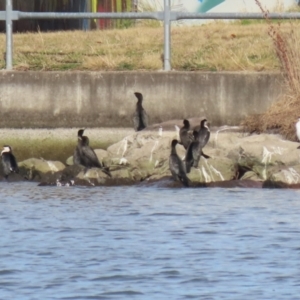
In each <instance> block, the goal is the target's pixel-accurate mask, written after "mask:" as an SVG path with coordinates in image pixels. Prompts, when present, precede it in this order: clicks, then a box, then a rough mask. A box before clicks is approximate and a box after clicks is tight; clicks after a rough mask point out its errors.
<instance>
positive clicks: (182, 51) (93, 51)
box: [0, 20, 300, 71]
mask: <svg viewBox="0 0 300 300" xmlns="http://www.w3.org/2000/svg"><path fill="white" fill-rule="evenodd" d="M299 24H300V23H299ZM282 26H285V25H282ZM296 27H300V25H298V24H297V25H296ZM267 29H268V28H267V25H266V24H265V22H264V21H259V22H258V21H256V22H251V21H248V20H243V21H237V22H233V23H226V22H213V23H209V24H206V25H202V26H184V27H175V26H173V27H172V35H171V40H172V67H173V68H174V69H175V70H206V71H262V70H278V69H279V64H278V60H277V57H276V55H275V53H274V50H273V45H272V41H271V39H270V38H269V37H268V34H267ZM0 48H1V49H0V51H1V52H2V53H4V52H5V34H1V35H0ZM162 54H163V28H162V27H142V26H137V27H134V28H128V29H118V30H116V29H115V30H103V31H88V32H83V31H69V32H54V33H41V32H39V33H26V34H14V68H15V69H16V70H46V71H47V70H118V71H122V70H159V69H161V68H162V60H161V56H162ZM0 65H1V66H2V67H4V60H3V57H0Z"/></svg>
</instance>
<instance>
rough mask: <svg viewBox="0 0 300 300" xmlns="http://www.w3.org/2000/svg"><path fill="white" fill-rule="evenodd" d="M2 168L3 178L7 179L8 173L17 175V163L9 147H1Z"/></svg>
mask: <svg viewBox="0 0 300 300" xmlns="http://www.w3.org/2000/svg"><path fill="white" fill-rule="evenodd" d="M1 158H2V167H3V174H4V177H5V178H6V179H7V178H8V175H9V174H10V173H19V168H18V163H17V161H16V158H15V156H14V155H13V153H12V150H11V147H10V146H8V145H5V146H3V150H2V152H1Z"/></svg>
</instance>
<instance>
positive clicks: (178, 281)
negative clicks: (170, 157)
mask: <svg viewBox="0 0 300 300" xmlns="http://www.w3.org/2000/svg"><path fill="white" fill-rule="evenodd" d="M8 187H9V188H8ZM0 193H1V197H0V204H1V212H0V226H1V229H2V230H1V247H0V258H1V259H0V287H1V292H0V295H1V296H0V298H1V299H14V300H40V299H43V300H62V299H72V300H75V299H78V300H79V299H80V300H86V299H145V300H148V299H149V300H152V299H158V300H160V299H174V300H177V299H178V300H181V299H201V300H203V299H207V300H216V299H222V300H223V299H224V300H240V299H243V300H248V299H249V300H253V299H264V300H271V299H272V300H293V299H298V298H299V294H300V280H299V278H300V276H299V275H300V271H299V270H300V262H299V252H300V242H299V241H298V240H299V232H300V222H299V221H298V220H299V213H300V202H299V200H298V198H299V197H298V194H299V193H298V192H297V191H293V190H290V191H289V190H276V191H274V190H259V189H257V190H252V189H251V190H246V189H201V191H199V190H198V189H179V190H178V189H176V191H175V190H172V189H166V188H154V187H151V188H147V187H95V188H81V187H74V188H72V189H59V188H55V187H43V188H41V187H37V186H36V184H33V183H29V182H27V183H10V184H9V186H8V185H7V184H5V183H4V182H2V183H0ZM287 199H288V200H287Z"/></svg>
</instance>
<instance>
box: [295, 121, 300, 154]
mask: <svg viewBox="0 0 300 300" xmlns="http://www.w3.org/2000/svg"><path fill="white" fill-rule="evenodd" d="M296 135H297V138H298V141H299V142H300V117H299V118H298V121H297V123H296ZM297 149H300V146H298V147H297Z"/></svg>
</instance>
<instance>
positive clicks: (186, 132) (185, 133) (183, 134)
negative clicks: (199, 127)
mask: <svg viewBox="0 0 300 300" xmlns="http://www.w3.org/2000/svg"><path fill="white" fill-rule="evenodd" d="M196 132H197V131H196ZM197 134H198V132H197ZM179 137H180V143H181V145H182V146H183V147H184V149H187V148H188V147H189V145H190V143H191V142H192V141H193V140H194V137H193V135H192V134H191V132H190V122H189V121H188V120H186V119H184V120H183V127H181V128H180V130H179Z"/></svg>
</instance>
